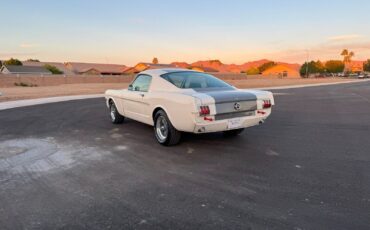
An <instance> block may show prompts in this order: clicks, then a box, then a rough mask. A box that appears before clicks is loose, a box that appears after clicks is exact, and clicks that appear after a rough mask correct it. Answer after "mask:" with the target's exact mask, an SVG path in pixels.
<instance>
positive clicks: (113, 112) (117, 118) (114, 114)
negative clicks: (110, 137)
mask: <svg viewBox="0 0 370 230" xmlns="http://www.w3.org/2000/svg"><path fill="white" fill-rule="evenodd" d="M109 110H110V119H111V121H112V123H113V124H121V123H123V121H124V120H125V117H124V116H122V115H121V114H119V112H118V110H117V107H116V105H115V104H114V102H112V103H111V104H110V106H109Z"/></svg>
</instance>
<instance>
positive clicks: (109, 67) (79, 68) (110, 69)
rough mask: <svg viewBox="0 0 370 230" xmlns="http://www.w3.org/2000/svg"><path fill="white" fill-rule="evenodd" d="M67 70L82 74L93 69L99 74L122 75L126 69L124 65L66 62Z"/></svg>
mask: <svg viewBox="0 0 370 230" xmlns="http://www.w3.org/2000/svg"><path fill="white" fill-rule="evenodd" d="M65 64H66V66H67V68H69V69H70V70H72V71H74V72H76V73H83V72H86V71H88V70H90V69H95V70H97V71H99V72H101V73H123V70H124V69H125V68H126V66H125V65H116V64H98V63H80V62H67V63H65Z"/></svg>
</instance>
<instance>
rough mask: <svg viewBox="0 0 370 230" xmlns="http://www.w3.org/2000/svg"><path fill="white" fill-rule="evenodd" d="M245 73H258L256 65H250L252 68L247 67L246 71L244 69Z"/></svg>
mask: <svg viewBox="0 0 370 230" xmlns="http://www.w3.org/2000/svg"><path fill="white" fill-rule="evenodd" d="M246 73H247V75H257V74H260V70H259V69H258V68H256V67H252V68H249V69H248V70H247V71H246Z"/></svg>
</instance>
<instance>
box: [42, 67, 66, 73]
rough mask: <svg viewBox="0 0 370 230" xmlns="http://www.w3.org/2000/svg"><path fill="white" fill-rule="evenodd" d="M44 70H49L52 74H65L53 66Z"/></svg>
mask: <svg viewBox="0 0 370 230" xmlns="http://www.w3.org/2000/svg"><path fill="white" fill-rule="evenodd" d="M44 68H45V69H47V70H49V71H50V72H51V73H52V74H63V71H61V70H59V69H58V68H57V67H55V66H52V65H44Z"/></svg>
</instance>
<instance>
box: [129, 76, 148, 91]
mask: <svg viewBox="0 0 370 230" xmlns="http://www.w3.org/2000/svg"><path fill="white" fill-rule="evenodd" d="M151 81H152V77H151V76H149V75H139V76H138V77H137V78H136V79H135V81H134V82H133V83H132V84H131V87H130V88H129V89H130V90H132V91H140V92H148V90H149V86H150V83H151Z"/></svg>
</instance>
